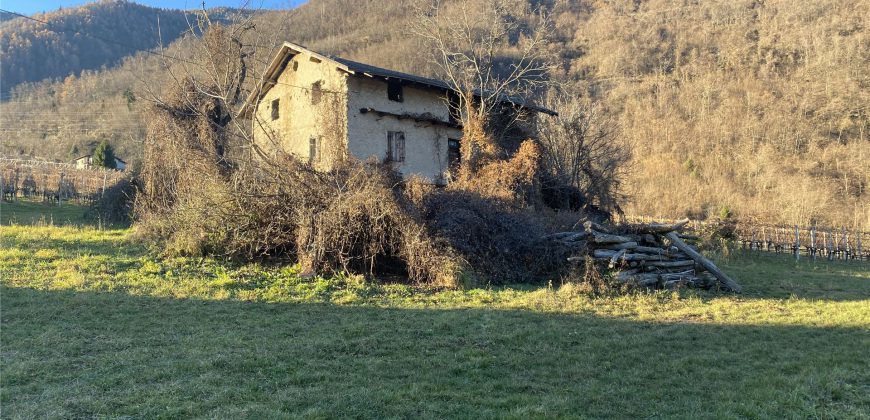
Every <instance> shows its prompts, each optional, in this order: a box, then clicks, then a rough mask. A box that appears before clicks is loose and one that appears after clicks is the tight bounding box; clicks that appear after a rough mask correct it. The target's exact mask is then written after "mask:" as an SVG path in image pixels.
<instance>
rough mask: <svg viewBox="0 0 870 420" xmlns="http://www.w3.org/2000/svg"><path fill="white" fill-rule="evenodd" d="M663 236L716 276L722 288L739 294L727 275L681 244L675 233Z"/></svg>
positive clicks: (734, 283)
mask: <svg viewBox="0 0 870 420" xmlns="http://www.w3.org/2000/svg"><path fill="white" fill-rule="evenodd" d="M665 236H666V237H667V238H668V239H670V240H671V242H672V243H673V245H674V246H676V247H677V248H679V249H680V251H683V252H685V253H686V254H687V255H688V256H689V257H691V258H692V259H693V260H695V261H697V262H698V264H700V265H701V266H702V267H704V268H706V269H707V271H709V272H710V273H712V274H713V275H714V276H716V278H717V279H719V282H720V283H722V285H723V286H724V288H726V289H728V290H731V291H732V292H734V293H740V290H741V287H740V285H739V284H737V282H736V281H734V280H732V279H731V277H728V275H727V274H725V273H723V272H722V270H720V269H719V267H716V264H713V262H712V261H710V260H708V259H707V258H704V256H703V255H701V254H699V253H698V252H696V251H695V250H694V249H692V248H691V247H689V246H688V245H686V243H685V242H683V240H682V239H680V237H679V236H678V235H677V234H676V233H674V232H670V233H668V234H666V235H665Z"/></svg>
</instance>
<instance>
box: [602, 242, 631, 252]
mask: <svg viewBox="0 0 870 420" xmlns="http://www.w3.org/2000/svg"><path fill="white" fill-rule="evenodd" d="M637 247H638V246H637V242H634V241H632V242H623V243H621V244H613V245H604V246H602V247H601V248H599V249H613V250H617V251H618V250H620V249H634V248H637Z"/></svg>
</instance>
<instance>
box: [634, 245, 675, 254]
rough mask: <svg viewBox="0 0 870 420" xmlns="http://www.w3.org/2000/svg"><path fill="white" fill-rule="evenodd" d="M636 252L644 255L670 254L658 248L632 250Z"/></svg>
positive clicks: (635, 248) (640, 247)
mask: <svg viewBox="0 0 870 420" xmlns="http://www.w3.org/2000/svg"><path fill="white" fill-rule="evenodd" d="M632 251H634V252H640V253H644V254H661V255H668V254H670V252H668V250H666V249H664V248H656V247H654V246H636V247H634V249H632Z"/></svg>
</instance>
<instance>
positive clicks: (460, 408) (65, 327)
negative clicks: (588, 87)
mask: <svg viewBox="0 0 870 420" xmlns="http://www.w3.org/2000/svg"><path fill="white" fill-rule="evenodd" d="M0 294H2V302H3V308H2V309H3V310H2V342H3V346H2V379H0V384H2V391H0V392H2V396H0V402H2V406H3V407H4V414H5V415H6V416H11V417H25V418H28V417H45V416H49V417H90V416H96V415H100V416H109V417H120V416H136V417H146V418H147V417H155V416H165V417H180V416H184V417H186V416H192V415H201V416H206V417H239V416H246V417H274V416H277V415H279V414H281V413H294V414H296V415H301V416H307V417H311V416H313V417H324V416H326V417H374V418H381V417H451V418H452V417H470V416H475V417H476V416H483V417H494V416H497V417H504V416H508V417H528V416H538V417H540V416H545V417H562V416H578V415H585V416H589V417H623V418H625V417H630V418H635V417H652V416H656V417H699V416H712V417H723V416H724V417H734V416H738V417H782V416H785V417H863V416H867V415H870V392H867V391H868V390H870V365H868V356H867V348H868V346H870V333H868V330H867V329H849V328H814V327H808V326H734V325H711V324H685V323H649V322H639V321H631V320H625V319H613V318H602V317H596V316H591V315H560V314H552V313H547V314H544V313H536V312H531V311H512V310H481V309H461V310H437V309H431V310H427V309H382V308H372V307H346V306H336V305H330V304H269V303H246V302H238V301H198V300H175V299H164V298H152V297H137V296H130V295H126V294H121V293H91V292H68V291H54V292H46V291H37V290H33V289H26V288H8V287H3V288H2V289H0Z"/></svg>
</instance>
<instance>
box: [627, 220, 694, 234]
mask: <svg viewBox="0 0 870 420" xmlns="http://www.w3.org/2000/svg"><path fill="white" fill-rule="evenodd" d="M688 223H689V219H683V220H680V221H679V222H677V223H648V224H644V225H639V226H637V227H636V228H635V231H636V232H638V233H659V234H664V233H668V232H673V231H675V230H680V229H682V228H683V227H684V226H686V225H687V224H688Z"/></svg>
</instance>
